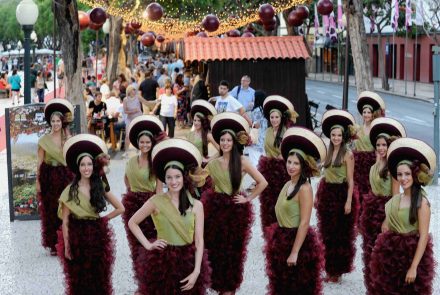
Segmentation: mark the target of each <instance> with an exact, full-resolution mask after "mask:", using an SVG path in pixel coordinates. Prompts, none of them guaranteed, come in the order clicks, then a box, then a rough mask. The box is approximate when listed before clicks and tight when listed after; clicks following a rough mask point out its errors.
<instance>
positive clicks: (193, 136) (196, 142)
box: [186, 131, 203, 155]
mask: <svg viewBox="0 0 440 295" xmlns="http://www.w3.org/2000/svg"><path fill="white" fill-rule="evenodd" d="M186 139H188V141H190V142H192V143H193V144H194V145H195V146H196V147H197V149H198V150H199V152H200V154H201V155H203V141H202V138H201V137H200V136H198V135H197V134H196V132H195V131H190V132H189V133H188V135H187V136H186Z"/></svg>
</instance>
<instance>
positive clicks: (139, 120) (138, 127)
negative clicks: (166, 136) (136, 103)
mask: <svg viewBox="0 0 440 295" xmlns="http://www.w3.org/2000/svg"><path fill="white" fill-rule="evenodd" d="M163 130H164V128H163V124H162V122H161V121H160V120H159V119H158V118H157V117H155V116H152V115H141V116H138V117H136V118H134V119H133V121H131V123H130V126H129V127H128V138H129V139H130V142H131V144H132V145H133V146H134V147H135V148H137V149H139V144H138V139H139V138H138V137H139V134H140V133H141V132H143V131H148V132H149V133H151V135H152V136H153V137H155V136H157V135H158V134H159V133H161V132H163Z"/></svg>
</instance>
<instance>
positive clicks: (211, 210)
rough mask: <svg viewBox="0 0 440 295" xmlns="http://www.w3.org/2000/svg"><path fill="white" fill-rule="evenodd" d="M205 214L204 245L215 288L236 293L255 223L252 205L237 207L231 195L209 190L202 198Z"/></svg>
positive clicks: (213, 287)
mask: <svg viewBox="0 0 440 295" xmlns="http://www.w3.org/2000/svg"><path fill="white" fill-rule="evenodd" d="M202 202H203V208H204V211H205V235H204V237H205V246H206V248H207V249H208V254H209V256H208V258H209V262H210V263H211V267H212V277H211V280H212V286H211V288H212V289H214V290H215V291H217V292H227V291H235V290H236V289H238V288H239V287H240V284H241V282H242V281H243V268H244V261H245V259H246V255H247V249H246V246H247V244H248V243H249V240H250V237H251V226H252V223H253V221H254V214H253V212H252V205H251V204H250V203H244V204H236V203H234V201H233V199H232V197H231V196H229V195H227V194H222V193H216V192H215V191H214V190H212V189H210V190H207V191H206V192H205V193H204V194H203V196H202Z"/></svg>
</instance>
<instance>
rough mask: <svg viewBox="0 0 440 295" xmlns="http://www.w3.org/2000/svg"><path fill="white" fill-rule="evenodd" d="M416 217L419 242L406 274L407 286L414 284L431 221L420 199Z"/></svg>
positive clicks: (427, 209)
mask: <svg viewBox="0 0 440 295" xmlns="http://www.w3.org/2000/svg"><path fill="white" fill-rule="evenodd" d="M417 217H418V221H419V241H418V242H417V248H416V253H415V254H414V258H413V260H412V263H411V266H410V267H409V270H408V272H407V273H406V277H405V282H406V283H407V284H411V283H414V281H415V280H416V276H417V267H418V266H419V263H420V260H422V257H423V254H424V253H425V249H426V245H427V244H428V239H429V222H430V219H431V208H430V207H429V202H428V200H427V199H425V198H423V199H422V205H421V206H420V208H419V209H418V212H417Z"/></svg>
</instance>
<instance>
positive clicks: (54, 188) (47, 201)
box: [37, 162, 74, 251]
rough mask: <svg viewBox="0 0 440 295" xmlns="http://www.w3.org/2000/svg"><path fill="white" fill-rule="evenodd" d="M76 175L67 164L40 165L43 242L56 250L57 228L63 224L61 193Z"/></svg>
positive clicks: (40, 211) (40, 209)
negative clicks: (61, 218)
mask: <svg viewBox="0 0 440 295" xmlns="http://www.w3.org/2000/svg"><path fill="white" fill-rule="evenodd" d="M73 177H74V175H73V174H72V172H70V170H69V168H67V167H66V166H51V165H48V164H46V163H45V162H43V163H41V165H40V174H39V178H38V180H39V182H40V187H41V192H40V193H38V194H37V197H38V211H39V213H40V218H41V244H42V245H43V247H47V248H50V249H51V250H52V251H55V250H56V249H55V245H56V243H57V230H58V229H59V228H60V226H61V220H60V219H59V218H58V215H57V212H58V200H59V199H60V196H61V193H62V192H63V190H64V189H65V188H66V186H67V185H69V183H70V182H71V181H72V179H73Z"/></svg>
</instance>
